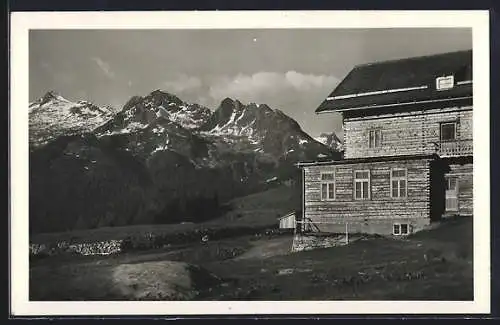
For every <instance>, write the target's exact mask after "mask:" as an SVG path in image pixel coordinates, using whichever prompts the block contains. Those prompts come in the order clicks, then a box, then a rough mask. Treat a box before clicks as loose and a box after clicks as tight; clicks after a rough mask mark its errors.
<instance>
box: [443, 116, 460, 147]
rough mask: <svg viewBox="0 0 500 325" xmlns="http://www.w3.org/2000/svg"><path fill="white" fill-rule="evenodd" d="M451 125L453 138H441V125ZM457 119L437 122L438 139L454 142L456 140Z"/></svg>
mask: <svg viewBox="0 0 500 325" xmlns="http://www.w3.org/2000/svg"><path fill="white" fill-rule="evenodd" d="M446 125H453V139H443V126H446ZM457 131H458V121H447V122H441V123H440V124H439V141H441V142H454V141H457V140H458V132H457Z"/></svg>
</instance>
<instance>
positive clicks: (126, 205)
mask: <svg viewBox="0 0 500 325" xmlns="http://www.w3.org/2000/svg"><path fill="white" fill-rule="evenodd" d="M29 127H30V129H29V139H30V231H31V232H33V233H36V232H52V231H66V230H75V229H90V228H96V227H105V226H121V225H131V224H146V223H173V222H181V221H194V222H198V221H203V220H205V219H208V218H212V217H215V216H216V215H217V214H219V213H220V209H221V208H222V206H223V203H224V202H226V201H227V200H230V199H232V198H234V197H238V196H243V195H246V194H249V193H253V192H257V191H261V190H265V189H266V188H268V187H270V186H274V185H275V184H279V183H294V182H295V183H296V182H298V181H300V177H299V176H300V174H299V173H298V172H297V169H296V167H295V166H294V164H295V163H296V162H297V161H300V160H315V159H316V160H317V159H332V158H333V159H337V158H339V157H340V153H339V150H338V143H337V142H336V141H338V138H336V136H335V134H333V135H330V136H329V137H328V135H324V136H323V135H322V139H321V140H322V142H323V143H322V142H320V141H317V140H315V139H313V138H312V137H311V136H309V135H308V134H307V133H305V132H304V131H303V130H302V129H301V128H300V126H299V124H298V123H297V122H296V121H295V120H293V119H292V118H290V117H289V116H287V115H286V114H285V113H283V112H282V111H280V110H278V109H272V108H270V107H269V106H267V105H265V104H255V103H250V104H243V103H241V102H240V101H238V100H235V99H231V98H226V99H224V100H223V101H222V102H221V104H220V105H219V107H218V108H216V109H215V110H214V111H212V110H211V109H209V108H207V107H204V106H202V105H199V104H195V103H187V102H185V101H183V100H181V99H180V98H178V97H177V96H175V95H173V94H170V93H167V92H164V91H161V90H155V91H153V92H151V93H149V94H147V95H146V96H134V97H132V98H131V99H130V100H129V101H128V102H127V103H126V104H125V105H124V106H123V108H122V109H121V110H115V109H113V108H111V107H99V106H97V105H94V104H92V103H90V102H87V101H78V102H72V101H70V100H68V99H66V98H64V97H62V96H61V95H60V94H58V93H56V92H54V91H51V92H48V93H47V94H45V95H44V96H43V97H41V98H40V99H38V100H36V101H34V102H33V103H31V104H30V105H29ZM323 138H325V139H327V140H328V141H326V140H325V141H323ZM338 142H339V141H338Z"/></svg>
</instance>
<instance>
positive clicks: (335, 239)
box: [292, 234, 347, 252]
mask: <svg viewBox="0 0 500 325" xmlns="http://www.w3.org/2000/svg"><path fill="white" fill-rule="evenodd" d="M346 244H347V243H346V238H345V235H331V236H314V235H300V234H296V235H294V237H293V244H292V252H301V251H308V250H312V249H318V248H328V247H335V246H342V245H346Z"/></svg>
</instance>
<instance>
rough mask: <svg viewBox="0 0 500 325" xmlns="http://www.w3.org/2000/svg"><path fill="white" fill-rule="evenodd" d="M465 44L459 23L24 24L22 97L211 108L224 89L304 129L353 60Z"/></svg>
mask: <svg viewBox="0 0 500 325" xmlns="http://www.w3.org/2000/svg"><path fill="white" fill-rule="evenodd" d="M470 48H472V34H471V31H470V30H467V29H419V30H417V29H409V28H407V29H394V30H388V29H377V30H376V29H371V30H367V29H358V30H340V29H336V30H332V29H329V30H290V29H287V30H154V31H153V30H149V31H132V30H128V31H126V30H114V31H113V30H108V31H104V30H80V31H77V30H73V31H72V30H58V31H41V30H36V31H33V30H32V31H30V43H29V50H30V52H29V53H30V70H29V72H30V101H33V100H36V99H37V98H39V97H41V96H43V94H44V93H46V92H47V90H51V89H54V90H57V91H58V92H60V93H61V94H62V95H63V96H64V97H66V98H68V99H71V100H74V101H77V100H89V101H92V102H95V103H96V104H98V105H108V104H109V105H112V106H114V107H122V106H123V104H125V102H126V101H127V100H128V99H130V97H132V96H133V95H141V96H143V95H146V94H148V93H150V92H151V91H152V90H154V89H162V90H165V91H167V92H171V93H173V94H176V95H178V96H179V97H180V98H181V99H183V100H186V101H190V102H195V103H199V104H202V105H206V106H208V107H210V108H212V109H215V108H216V107H217V106H218V105H219V103H220V102H221V100H222V99H224V98H225V97H231V98H237V99H239V100H241V101H242V102H256V103H266V104H268V105H269V106H270V107H272V108H277V109H280V110H282V111H284V112H285V113H286V114H288V115H290V116H291V117H292V118H294V119H296V120H297V121H298V122H299V124H300V125H301V126H302V128H303V129H304V131H306V132H307V133H309V134H311V135H312V136H318V135H319V134H321V133H323V132H331V131H335V132H336V133H337V134H339V135H341V132H342V131H341V121H340V118H339V116H337V115H321V116H317V115H316V114H314V110H315V109H316V107H317V106H318V105H319V104H320V103H321V101H323V99H324V98H325V97H327V96H328V94H329V93H330V92H331V90H332V89H333V88H334V87H335V86H336V85H337V84H338V82H339V81H340V80H341V79H342V78H344V77H345V75H346V74H347V73H348V72H349V71H350V70H351V69H352V67H353V66H354V65H356V64H360V63H366V62H373V61H380V60H388V59H396V58H404V57H411V56H419V55H427V54H434V53H440V52H448V51H455V50H461V49H470Z"/></svg>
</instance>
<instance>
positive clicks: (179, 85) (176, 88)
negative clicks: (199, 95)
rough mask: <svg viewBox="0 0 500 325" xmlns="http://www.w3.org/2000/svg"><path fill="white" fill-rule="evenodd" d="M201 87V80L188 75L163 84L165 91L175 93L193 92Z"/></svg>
mask: <svg viewBox="0 0 500 325" xmlns="http://www.w3.org/2000/svg"><path fill="white" fill-rule="evenodd" d="M201 86H202V82H201V80H200V78H198V77H193V76H187V75H179V76H177V77H176V78H175V79H172V80H167V81H165V82H163V87H164V88H165V90H166V91H170V92H173V93H182V92H188V91H193V90H196V89H198V88H200V87H201Z"/></svg>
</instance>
